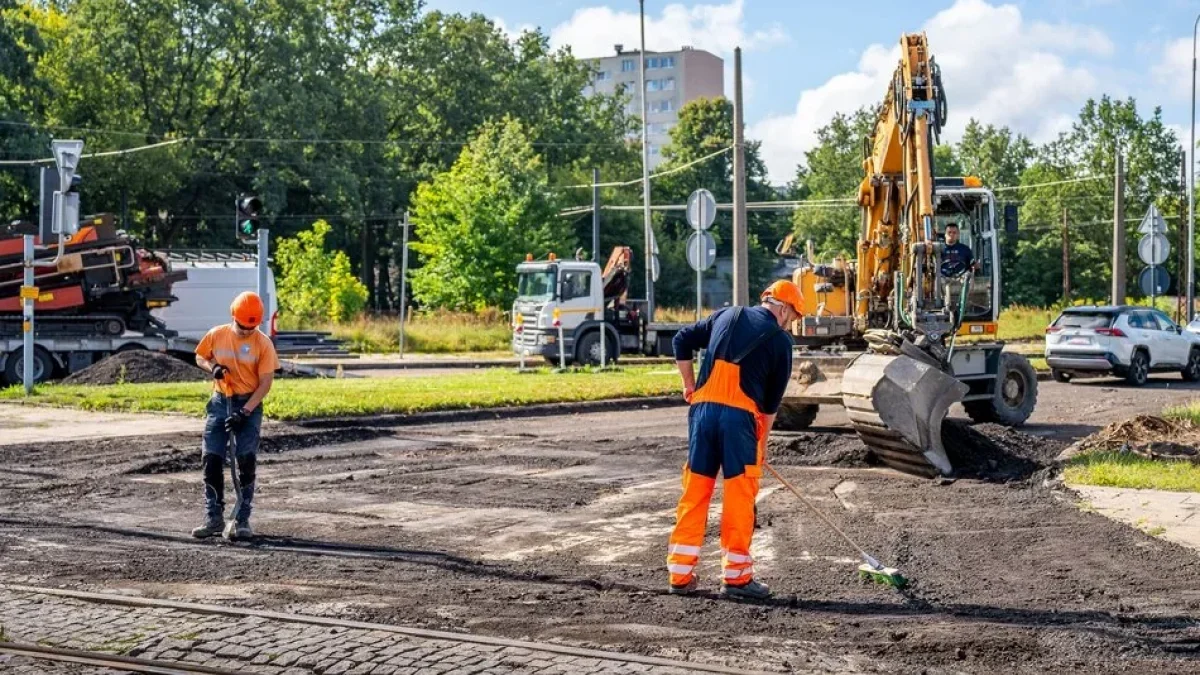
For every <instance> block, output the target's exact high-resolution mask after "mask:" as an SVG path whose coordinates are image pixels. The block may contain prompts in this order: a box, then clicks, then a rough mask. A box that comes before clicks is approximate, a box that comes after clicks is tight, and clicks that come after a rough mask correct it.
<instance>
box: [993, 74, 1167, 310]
mask: <svg viewBox="0 0 1200 675" xmlns="http://www.w3.org/2000/svg"><path fill="white" fill-rule="evenodd" d="M1178 143H1179V142H1178V139H1177V138H1176V136H1175V134H1174V132H1173V131H1171V130H1170V129H1168V128H1167V127H1166V126H1165V125H1164V124H1163V122H1162V114H1161V110H1160V109H1158V108H1155V109H1154V110H1153V111H1152V113H1151V115H1150V116H1149V117H1142V116H1141V115H1140V114H1139V113H1138V110H1137V104H1136V102H1135V101H1134V99H1132V98H1129V99H1126V100H1124V101H1121V100H1114V99H1111V98H1109V97H1107V96H1105V97H1102V98H1101V99H1100V100H1098V101H1097V100H1089V101H1088V102H1087V103H1086V104H1084V106H1083V109H1082V110H1081V111H1080V113H1079V118H1078V120H1077V121H1076V122H1075V123H1074V124H1073V125H1072V128H1071V130H1070V131H1068V132H1065V133H1063V134H1061V135H1060V136H1059V138H1058V139H1057V140H1055V141H1054V142H1052V143H1050V144H1048V145H1047V146H1045V147H1044V148H1043V149H1042V150H1041V152H1040V153H1039V154H1038V157H1037V159H1036V160H1035V161H1034V162H1033V164H1032V165H1031V166H1030V167H1029V168H1028V169H1026V170H1025V171H1024V172H1023V173H1022V174H1021V181H1020V182H1021V185H1027V186H1035V185H1036V186H1040V187H1031V188H1029V189H1025V190H1020V191H1019V194H1020V200H1021V212H1020V213H1021V233H1020V235H1019V239H1018V242H1017V244H1016V252H1015V255H1014V256H1012V257H1011V260H1009V261H1006V267H1005V272H1006V278H1005V284H1006V287H1007V294H1006V295H1007V298H1008V300H1009V301H1010V302H1018V303H1023V304H1034V305H1049V304H1053V303H1055V302H1057V301H1059V300H1060V299H1061V295H1062V271H1061V270H1062V262H1061V261H1062V236H1061V228H1062V218H1063V212H1064V210H1065V211H1066V216H1067V222H1068V224H1069V228H1070V232H1071V234H1070V237H1071V271H1072V273H1071V277H1072V278H1071V285H1072V288H1073V295H1075V297H1077V298H1091V299H1098V300H1099V299H1104V298H1106V297H1107V296H1108V294H1109V290H1110V287H1111V286H1110V284H1111V273H1112V264H1111V256H1112V217H1113V180H1112V178H1111V177H1112V176H1113V175H1114V174H1115V165H1116V149H1117V147H1118V146H1120V148H1121V152H1122V154H1123V155H1124V157H1125V173H1126V194H1125V213H1126V215H1127V216H1129V217H1131V218H1135V219H1136V218H1138V217H1139V216H1140V215H1141V214H1143V213H1145V212H1146V209H1148V208H1149V206H1150V204H1151V203H1155V204H1157V205H1158V206H1159V208H1160V210H1162V212H1164V213H1168V212H1170V211H1172V210H1173V209H1174V204H1175V203H1176V201H1177V196H1178V194H1179V191H1180V185H1179V163H1178V162H1179V154H1178V153H1179V147H1178ZM1074 179H1085V180H1082V181H1080V182H1074V183H1065V184H1058V185H1042V184H1044V183H1053V182H1057V181H1064V180H1074ZM1137 224H1138V223H1137V222H1136V220H1135V221H1133V222H1127V223H1126V232H1125V236H1126V241H1127V242H1130V245H1129V246H1128V247H1127V251H1128V258H1127V261H1126V269H1127V270H1128V272H1129V279H1127V284H1128V288H1129V289H1130V295H1136V292H1135V289H1136V287H1135V286H1134V285H1133V284H1134V281H1135V277H1134V276H1133V275H1134V274H1135V273H1136V272H1137V270H1140V269H1141V267H1142V264H1141V262H1140V261H1139V260H1138V258H1137V247H1136V245H1134V244H1135V242H1136V241H1137V236H1138V235H1137ZM1173 262H1174V261H1173V260H1172V261H1168V267H1172V263H1173ZM1172 272H1173V273H1172V276H1173V278H1175V279H1178V274H1177V272H1178V271H1177V270H1172Z"/></svg>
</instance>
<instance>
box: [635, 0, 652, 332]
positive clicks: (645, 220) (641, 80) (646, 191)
mask: <svg viewBox="0 0 1200 675" xmlns="http://www.w3.org/2000/svg"><path fill="white" fill-rule="evenodd" d="M638 16H639V19H640V21H641V27H642V49H641V51H640V52H638V61H640V62H641V63H639V64H638V97H639V98H641V99H642V227H643V228H644V229H645V232H644V233H643V234H644V235H645V242H644V244H643V245H644V246H645V247H646V320H647V321H654V232H653V230H652V229H651V228H652V227H653V225H652V223H651V222H650V120H649V117H648V112H649V111H648V109H647V106H646V0H638Z"/></svg>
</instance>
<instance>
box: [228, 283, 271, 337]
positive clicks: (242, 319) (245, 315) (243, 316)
mask: <svg viewBox="0 0 1200 675" xmlns="http://www.w3.org/2000/svg"><path fill="white" fill-rule="evenodd" d="M229 314H230V315H231V316H233V320H234V321H236V322H237V323H238V325H239V326H244V327H246V328H255V327H257V326H258V325H259V324H261V323H262V319H263V301H262V298H260V297H258V293H251V292H250V291H246V292H245V293H242V294H241V295H239V296H237V297H236V298H234V299H233V304H232V305H230V306H229Z"/></svg>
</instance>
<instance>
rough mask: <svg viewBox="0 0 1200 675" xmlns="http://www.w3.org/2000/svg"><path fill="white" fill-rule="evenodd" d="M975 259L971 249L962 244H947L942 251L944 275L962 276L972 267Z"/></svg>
mask: <svg viewBox="0 0 1200 675" xmlns="http://www.w3.org/2000/svg"><path fill="white" fill-rule="evenodd" d="M974 260H975V257H974V256H973V255H972V254H971V247H970V246H967V245H966V244H964V243H962V242H961V241H960V242H958V243H956V244H946V247H945V248H943V249H942V274H943V275H945V276H950V275H953V274H961V273H963V272H965V271H966V270H967V269H969V268H970V267H971V263H972V262H974Z"/></svg>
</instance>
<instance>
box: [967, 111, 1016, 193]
mask: <svg viewBox="0 0 1200 675" xmlns="http://www.w3.org/2000/svg"><path fill="white" fill-rule="evenodd" d="M1035 153H1036V149H1035V148H1034V145H1033V143H1032V142H1030V140H1029V139H1028V138H1026V137H1024V136H1022V135H1021V134H1014V133H1013V132H1012V131H1010V130H1009V128H1008V127H996V126H994V125H991V124H989V125H987V126H983V125H982V124H980V123H979V122H978V121H976V120H973V119H972V120H971V121H969V122H967V127H966V129H964V130H963V136H962V139H961V140H960V141H959V142H958V143H957V144H956V145H955V156H956V157H957V158H958V159H959V161H960V162H961V164H962V170H963V171H964V172H965V174H966V175H969V176H979V178H980V179H981V180H982V181H983V184H984V185H986V186H988V187H991V188H997V187H1007V186H1010V185H1016V184H1017V183H1018V182H1019V181H1020V180H1021V172H1022V171H1024V170H1025V168H1026V167H1028V166H1029V163H1030V161H1032V160H1033V158H1034V155H1035Z"/></svg>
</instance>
